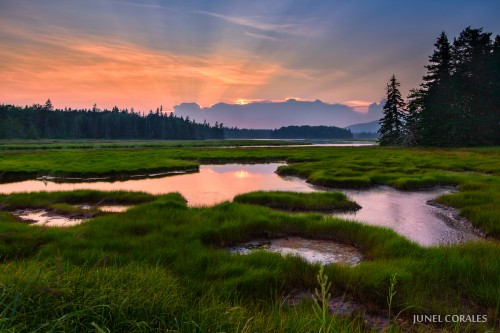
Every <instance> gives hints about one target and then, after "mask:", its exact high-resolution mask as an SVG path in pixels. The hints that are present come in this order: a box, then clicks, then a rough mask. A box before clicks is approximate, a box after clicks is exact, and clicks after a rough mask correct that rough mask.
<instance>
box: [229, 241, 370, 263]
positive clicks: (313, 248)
mask: <svg viewBox="0 0 500 333" xmlns="http://www.w3.org/2000/svg"><path fill="white" fill-rule="evenodd" d="M228 250H229V252H231V253H238V254H249V253H251V252H252V251H255V250H264V251H269V252H275V253H280V254H282V255H295V256H299V257H301V258H303V259H305V260H306V261H308V262H310V263H320V264H323V265H328V264H334V263H335V264H344V265H348V266H355V265H357V264H359V263H360V262H361V261H362V260H363V253H361V251H359V250H358V249H357V248H355V247H354V246H350V245H345V244H341V243H335V242H332V241H327V240H318V239H304V238H300V237H287V238H279V239H274V240H255V241H251V242H248V243H245V244H241V245H238V246H234V247H231V248H229V249H228Z"/></svg>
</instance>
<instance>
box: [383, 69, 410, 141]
mask: <svg viewBox="0 0 500 333" xmlns="http://www.w3.org/2000/svg"><path fill="white" fill-rule="evenodd" d="M399 86H400V84H399V82H398V81H397V80H396V76H395V75H392V77H391V79H390V80H389V83H388V84H387V90H386V93H387V97H386V98H387V101H386V103H385V105H384V111H383V114H384V117H383V118H382V119H381V120H380V130H379V133H380V138H379V143H380V145H382V146H388V145H397V144H401V143H402V140H403V135H404V123H405V120H404V119H405V115H404V113H403V109H404V107H405V102H404V101H403V99H402V98H401V93H400V92H399V89H398V87H399Z"/></svg>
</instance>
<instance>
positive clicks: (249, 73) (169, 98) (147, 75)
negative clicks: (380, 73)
mask: <svg viewBox="0 0 500 333" xmlns="http://www.w3.org/2000/svg"><path fill="white" fill-rule="evenodd" d="M10 33H11V34H14V35H15V36H16V37H17V38H18V39H19V40H24V43H18V45H17V46H16V47H12V48H1V49H0V57H1V58H2V59H3V63H2V65H1V67H0V80H1V81H2V86H3V88H2V91H3V94H2V95H3V96H2V98H3V99H4V100H2V102H6V103H16V104H17V103H21V104H23V103H25V101H32V102H33V103H34V102H38V103H42V102H43V101H45V100H46V99H47V98H49V97H50V98H51V99H52V100H53V102H54V104H55V105H56V106H58V107H62V106H73V107H90V106H91V105H92V104H93V103H94V102H96V103H97V104H98V106H100V107H111V106H113V105H119V106H122V107H130V106H134V107H135V108H136V109H137V108H140V109H142V110H149V108H155V107H157V106H159V105H160V104H164V105H165V104H167V105H170V106H171V105H174V104H177V103H180V102H183V101H197V102H198V103H200V104H203V105H208V104H212V103H215V102H218V101H221V100H231V101H234V100H235V99H237V98H240V96H243V97H245V96H249V95H251V93H252V91H254V90H255V89H256V87H259V86H262V85H265V84H267V83H268V82H269V81H270V80H271V78H272V77H273V76H275V75H276V74H277V73H282V72H285V71H286V69H284V68H282V67H281V66H280V65H279V64H278V63H273V62H271V61H267V62H265V61H262V62H255V63H252V65H251V68H250V67H249V64H248V60H247V57H246V56H245V55H244V54H238V53H237V52H236V51H234V52H232V53H231V52H225V53H224V54H212V55H203V56H202V55H200V56H193V55H177V54H174V53H171V52H166V51H163V52H162V51H156V50H152V49H148V48H145V47H141V46H138V45H135V44H132V43H126V42H117V41H106V40H102V39H97V38H94V39H91V38H85V37H79V36H71V35H69V34H64V33H63V34H61V35H57V36H34V35H30V34H27V33H23V32H22V31H21V32H13V31H11V32H10Z"/></svg>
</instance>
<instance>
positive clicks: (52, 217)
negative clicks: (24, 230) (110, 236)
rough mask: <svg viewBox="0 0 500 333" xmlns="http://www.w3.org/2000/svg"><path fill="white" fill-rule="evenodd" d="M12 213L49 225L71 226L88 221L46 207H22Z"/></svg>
mask: <svg viewBox="0 0 500 333" xmlns="http://www.w3.org/2000/svg"><path fill="white" fill-rule="evenodd" d="M12 213H13V214H14V215H15V216H17V217H18V218H20V219H21V220H23V221H25V222H27V223H30V224H32V225H40V226H47V227H71V226H74V225H77V224H80V223H82V222H84V221H86V219H83V218H69V217H67V216H62V215H58V214H55V213H53V212H49V211H47V210H45V209H37V210H31V209H22V210H16V211H14V212H12Z"/></svg>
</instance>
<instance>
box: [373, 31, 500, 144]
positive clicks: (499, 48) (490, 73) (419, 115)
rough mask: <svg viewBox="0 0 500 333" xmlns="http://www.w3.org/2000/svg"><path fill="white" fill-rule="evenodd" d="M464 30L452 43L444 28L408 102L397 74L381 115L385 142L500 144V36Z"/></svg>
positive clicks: (382, 140) (391, 83)
mask: <svg viewBox="0 0 500 333" xmlns="http://www.w3.org/2000/svg"><path fill="white" fill-rule="evenodd" d="M491 35H492V34H491V33H489V32H483V29H482V28H479V29H473V28H471V27H468V28H466V29H464V30H463V31H462V32H461V33H460V35H459V36H458V38H454V39H453V42H452V43H450V42H449V40H448V37H447V35H446V33H444V32H442V33H441V35H440V36H439V37H438V39H437V41H436V43H435V44H434V46H435V50H434V52H433V54H432V55H431V56H430V57H429V64H428V65H427V66H425V67H426V69H427V74H426V75H425V76H424V77H423V83H422V84H421V85H420V87H419V88H416V89H412V90H410V94H409V95H408V98H407V101H404V100H403V98H402V97H401V93H400V91H399V86H400V83H399V82H398V81H397V79H396V77H395V76H394V75H393V76H392V78H391V79H390V81H389V83H388V85H387V90H386V93H387V95H386V98H387V102H386V104H385V105H384V117H383V118H382V119H381V121H380V124H381V128H380V130H379V132H380V139H379V142H380V144H381V145H403V146H416V145H420V146H444V147H466V146H491V145H499V144H500V36H498V35H497V36H496V37H495V39H494V40H493V39H492V36H491Z"/></svg>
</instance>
